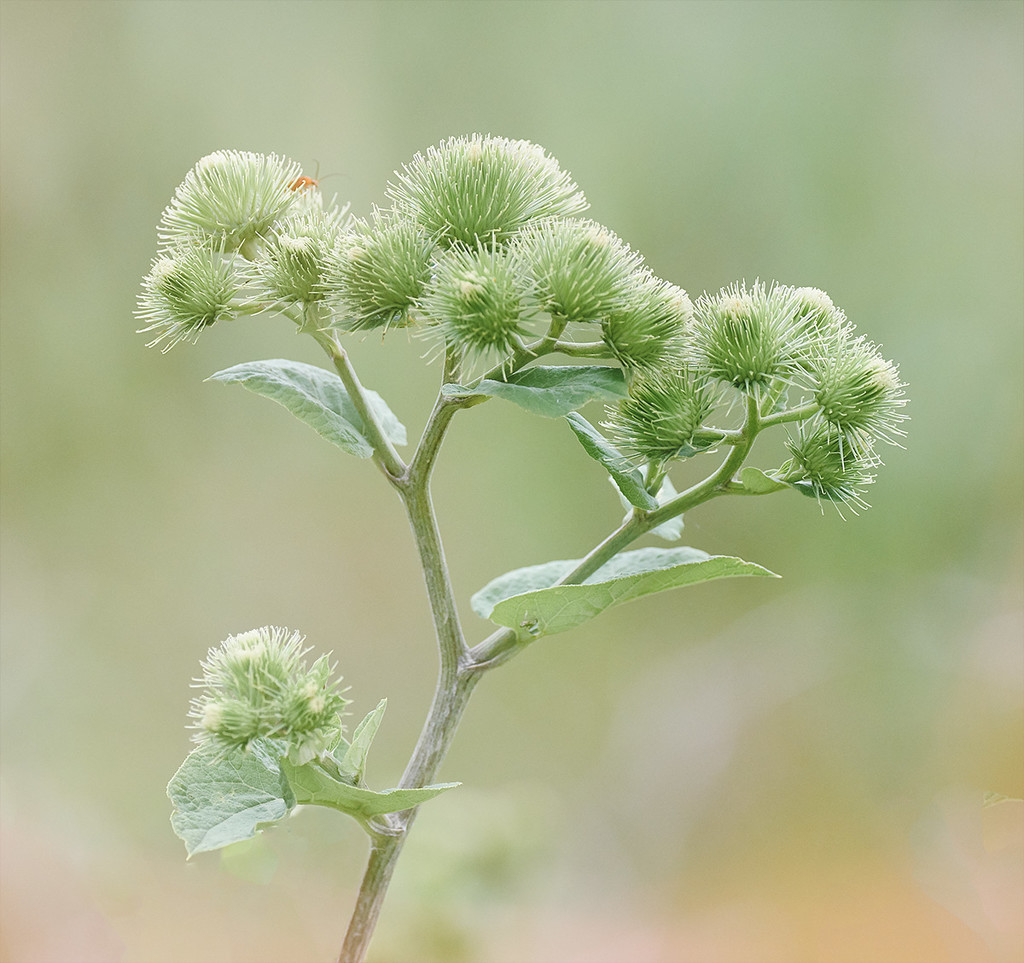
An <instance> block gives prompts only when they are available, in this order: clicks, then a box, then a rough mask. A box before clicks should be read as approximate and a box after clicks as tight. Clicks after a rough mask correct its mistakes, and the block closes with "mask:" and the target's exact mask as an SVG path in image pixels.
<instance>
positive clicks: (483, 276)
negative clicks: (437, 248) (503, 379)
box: [421, 244, 535, 354]
mask: <svg viewBox="0 0 1024 963" xmlns="http://www.w3.org/2000/svg"><path fill="white" fill-rule="evenodd" d="M421 307H422V310H423V313H424V315H425V316H426V317H427V319H428V320H429V321H430V322H431V324H432V327H433V329H434V330H435V331H436V332H437V333H438V334H440V336H441V337H442V339H443V341H444V343H445V344H446V345H449V346H453V347H459V348H462V349H463V350H464V351H467V352H470V353H475V354H484V353H486V352H488V351H491V350H494V351H497V352H503V353H504V352H508V351H511V350H512V348H513V347H514V346H515V341H516V338H517V337H518V336H519V335H522V334H525V333H526V328H525V327H524V326H523V325H524V323H525V322H526V321H528V320H530V319H531V318H532V316H533V314H534V312H535V307H534V302H533V299H532V297H531V292H530V290H529V287H528V284H527V282H526V281H525V280H524V278H523V277H522V275H521V274H520V273H519V271H518V270H517V269H516V266H515V264H514V262H513V261H512V260H511V258H510V257H509V256H508V254H507V253H506V252H505V251H503V250H502V249H501V248H499V247H497V246H494V245H488V246H484V245H482V244H480V245H477V246H476V247H474V248H462V247H453V248H452V249H451V250H449V251H448V252H446V253H445V254H443V255H442V256H441V257H439V258H438V260H437V261H436V262H435V264H434V274H433V278H432V279H431V282H430V285H429V287H428V288H427V290H426V292H425V294H424V295H423V299H422V302H421Z"/></svg>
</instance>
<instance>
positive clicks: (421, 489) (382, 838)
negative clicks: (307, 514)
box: [338, 399, 480, 963]
mask: <svg viewBox="0 0 1024 963" xmlns="http://www.w3.org/2000/svg"><path fill="white" fill-rule="evenodd" d="M458 407H459V405H458V403H456V402H446V401H444V400H442V399H439V401H438V403H437V405H436V406H435V408H434V412H433V414H432V416H431V419H430V421H429V423H428V425H427V427H426V429H425V430H424V433H423V437H422V438H421V440H420V444H419V447H418V449H417V452H416V455H415V457H414V458H413V460H412V462H411V463H410V465H409V466H408V469H407V470H406V471H404V472H403V474H402V476H401V477H399V478H392V483H393V484H394V485H395V487H396V488H397V489H398V491H399V493H400V494H401V495H402V499H403V501H404V502H405V506H406V511H407V512H408V515H409V523H410V525H411V526H412V530H413V536H414V538H415V541H416V548H417V551H418V552H419V557H420V563H421V566H422V568H423V577H424V581H425V582H426V588H427V597H428V599H429V601H430V611H431V615H432V617H433V622H434V630H435V632H436V635H437V644H438V651H439V654H440V669H439V673H438V680H437V688H436V690H435V692H434V701H433V703H432V705H431V707H430V712H429V714H428V715H427V720H426V722H425V723H424V726H423V731H422V732H421V733H420V738H419V741H418V742H417V744H416V748H415V750H414V751H413V754H412V757H411V758H410V759H409V764H408V766H407V767H406V770H405V774H404V775H403V776H402V779H401V782H400V783H399V785H400V787H401V788H403V789H413V788H415V789H418V788H421V787H423V786H425V785H427V784H428V783H430V782H432V781H433V779H434V777H435V775H436V774H437V771H438V770H439V769H440V767H441V763H442V762H443V760H444V757H445V755H446V754H447V752H448V749H449V747H450V746H451V743H452V739H453V738H454V736H455V731H456V729H457V728H458V724H459V720H460V719H461V718H462V713H463V712H464V711H465V708H466V704H467V702H468V701H469V696H470V694H471V693H472V691H473V689H474V687H475V685H476V683H477V681H478V680H479V678H480V677H479V675H478V674H477V673H472V672H469V671H468V669H467V666H468V661H469V660H468V649H467V647H466V643H465V639H464V638H463V635H462V627H461V624H460V622H459V617H458V611H457V609H456V606H455V598H454V595H453V593H452V589H451V581H450V579H449V576H448V566H447V563H446V562H445V557H444V549H443V547H442V545H441V536H440V532H439V530H438V527H437V519H436V517H435V514H434V507H433V504H432V502H431V498H430V473H431V469H432V468H433V464H434V461H435V459H436V457H437V453H438V450H439V449H440V445H441V439H442V438H443V436H444V432H445V429H446V428H447V426H448V424H449V422H450V421H451V416H452V414H453V413H454V412H455V410H457V408H458ZM415 818H416V809H409V810H406V811H405V812H403V813H401V814H400V815H399V817H398V820H397V822H396V824H395V825H394V829H395V830H396V832H394V833H393V834H388V835H385V834H380V835H377V836H374V837H373V841H372V843H371V848H370V858H369V861H368V863H367V867H366V872H365V873H364V875H363V881H362V884H361V886H360V890H359V896H358V897H357V900H356V906H355V909H354V911H353V914H352V919H351V921H350V923H349V928H348V932H347V933H346V935H345V942H344V945H343V946H342V949H341V955H340V956H339V958H338V961H339V963H361V961H362V960H363V958H364V957H365V955H366V951H367V948H368V947H369V943H370V938H371V937H372V935H373V931H374V928H375V926H376V923H377V919H378V917H379V916H380V910H381V906H382V905H383V902H384V897H385V895H386V893H387V888H388V884H389V883H390V881H391V876H392V873H393V872H394V868H395V864H396V863H397V861H398V857H399V855H400V854H401V851H402V847H403V846H404V844H405V839H406V836H407V834H408V831H409V827H410V826H411V825H412V823H413V820H414V819H415Z"/></svg>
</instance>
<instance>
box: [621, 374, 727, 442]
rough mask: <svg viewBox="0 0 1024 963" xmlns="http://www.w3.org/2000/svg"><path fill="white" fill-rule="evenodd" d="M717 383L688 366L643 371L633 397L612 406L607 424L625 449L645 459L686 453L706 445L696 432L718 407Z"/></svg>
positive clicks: (635, 381)
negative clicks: (711, 381)
mask: <svg viewBox="0 0 1024 963" xmlns="http://www.w3.org/2000/svg"><path fill="white" fill-rule="evenodd" d="M716 401H717V398H716V394H715V390H714V387H713V385H712V384H710V383H709V382H708V380H707V379H706V378H705V377H703V376H702V375H699V374H697V375H695V374H694V373H693V372H692V371H690V370H689V369H687V368H685V367H682V368H676V369H671V370H670V369H663V370H658V371H651V372H647V373H644V374H638V375H636V376H635V377H634V379H633V382H632V384H631V385H630V387H629V396H628V397H627V398H625V399H624V400H623V401H621V402H619V404H618V405H616V406H615V407H609V408H608V409H607V411H608V419H607V421H606V422H605V426H606V427H607V428H608V429H609V431H610V432H611V435H612V439H613V440H614V441H615V442H616V444H617V445H619V446H620V447H621V448H622V450H623V451H624V452H625V453H626V454H628V455H631V456H634V457H638V458H640V459H642V460H644V461H651V462H662V461H669V460H671V459H673V458H681V457H687V456H688V455H692V454H694V451H695V449H696V450H699V449H701V448H704V447H706V446H703V445H699V446H695V445H694V436H695V434H696V433H697V432H698V431H699V430H700V428H701V427H702V426H703V424H704V422H705V421H706V420H707V418H708V417H709V416H710V415H711V412H712V411H713V410H714V408H715V404H716Z"/></svg>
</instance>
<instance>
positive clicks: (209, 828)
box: [167, 740, 295, 857]
mask: <svg viewBox="0 0 1024 963" xmlns="http://www.w3.org/2000/svg"><path fill="white" fill-rule="evenodd" d="M279 751H280V750H279V749H275V748H274V747H273V746H271V745H268V744H265V743H263V742H262V741H261V740H256V741H255V742H254V743H253V744H252V745H251V746H250V747H249V751H248V752H244V751H242V750H241V749H239V750H236V751H234V752H232V753H230V754H228V755H227V756H226V757H223V758H220V757H218V756H217V754H216V752H215V751H214V750H212V749H209V748H205V747H202V746H200V747H199V748H198V749H194V750H192V752H190V753H189V755H188V756H187V757H186V758H185V761H184V762H183V763H182V764H181V766H180V767H179V769H178V771H177V772H176V773H175V774H174V776H173V777H172V778H171V781H170V783H168V785H167V795H168V797H169V798H170V800H171V802H172V803H173V804H174V811H173V812H172V814H171V826H172V828H173V829H174V832H175V833H176V834H177V835H178V836H179V837H180V838H181V839H182V840H183V841H184V843H185V850H186V851H187V853H188V855H189V857H192V856H194V855H195V854H196V853H204V852H207V851H209V850H211V849H220V848H221V847H223V846H229V845H230V844H231V843H237V842H240V841H241V840H243V839H250V838H251V837H253V836H255V835H256V832H257V830H258V829H259V828H260V827H261V826H265V825H267V824H268V823H272V822H274V821H276V820H278V819H281V818H282V817H283V816H286V815H287V814H288V811H289V810H290V809H291V808H292V807H293V806H294V805H295V797H294V795H293V794H292V791H291V787H290V786H289V785H288V781H287V780H286V779H285V778H284V776H283V775H282V774H281V769H280V767H279V765H278V762H277V758H276V756H277V754H278V752H279Z"/></svg>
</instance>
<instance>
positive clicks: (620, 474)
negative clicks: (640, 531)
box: [565, 412, 658, 512]
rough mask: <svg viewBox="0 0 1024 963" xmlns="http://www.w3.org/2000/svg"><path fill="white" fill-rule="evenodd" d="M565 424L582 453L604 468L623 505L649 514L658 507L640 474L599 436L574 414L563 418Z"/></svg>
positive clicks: (598, 433) (585, 420)
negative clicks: (627, 503)
mask: <svg viewBox="0 0 1024 963" xmlns="http://www.w3.org/2000/svg"><path fill="white" fill-rule="evenodd" d="M565 420H566V421H567V422H568V423H569V427H570V428H571V429H572V430H573V433H574V434H575V435H576V437H577V438H578V439H579V443H580V444H581V445H582V446H583V450H584V451H585V452H586V453H587V454H588V455H590V457H591V458H593V459H594V461H596V462H599V463H600V464H602V465H603V466H604V467H605V470H606V471H607V472H608V474H609V475H610V476H611V479H612V481H613V482H615V485H616V487H617V488H618V489H619V491H620V492H622V495H623V497H624V498H625V499H626V501H628V502H629V503H630V504H631V505H635V506H636V507H637V508H643V509H644V510H646V511H649V512H652V511H654V509H656V508H657V507H658V500H657V499H656V498H655V497H654V496H653V495H652V494H651V493H650V492H649V491H648V490H647V487H646V484H645V482H644V476H643V475H642V474H641V472H640V470H639V469H638V468H633V467H632V466H631V465H630V463H629V459H628V458H626V456H625V455H624V454H622V452H621V451H619V450H618V448H616V447H615V446H614V445H612V444H611V442H609V441H608V439H607V438H605V436H604V435H602V434H601V432H599V431H598V430H597V429H596V428H595V427H594V426H593V425H592V424H591V423H590V422H589V421H587V419H586V418H584V417H583V416H582V415H578V414H576V412H571V413H570V414H568V415H566V416H565Z"/></svg>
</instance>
